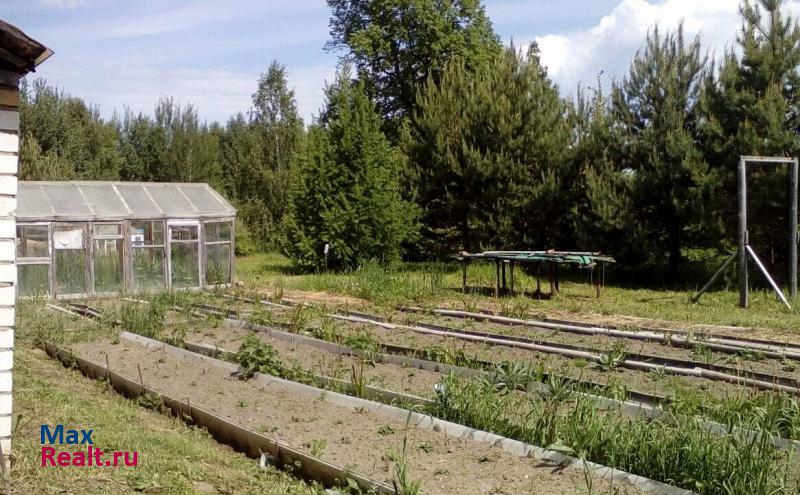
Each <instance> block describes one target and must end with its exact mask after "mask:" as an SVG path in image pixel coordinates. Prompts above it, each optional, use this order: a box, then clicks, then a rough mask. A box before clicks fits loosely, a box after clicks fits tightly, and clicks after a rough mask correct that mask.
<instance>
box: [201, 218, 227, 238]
mask: <svg viewBox="0 0 800 495" xmlns="http://www.w3.org/2000/svg"><path fill="white" fill-rule="evenodd" d="M205 230H206V235H205V237H206V242H220V241H223V242H225V241H230V240H231V223H230V222H207V223H206V224H205Z"/></svg>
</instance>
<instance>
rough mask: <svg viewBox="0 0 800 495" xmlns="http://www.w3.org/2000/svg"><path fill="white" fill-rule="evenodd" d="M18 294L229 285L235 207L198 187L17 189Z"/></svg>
mask: <svg viewBox="0 0 800 495" xmlns="http://www.w3.org/2000/svg"><path fill="white" fill-rule="evenodd" d="M17 201H18V203H17V215H16V217H17V235H16V246H17V287H18V289H17V290H18V293H19V295H20V296H35V295H42V296H46V295H49V296H51V297H76V296H87V295H104V294H118V293H121V292H128V293H136V292H145V291H147V292H151V291H160V290H169V289H191V288H204V287H214V286H220V285H225V284H229V283H230V282H231V281H232V279H233V274H234V269H233V268H234V218H235V216H236V209H235V208H234V207H233V206H232V205H231V204H230V203H229V202H228V201H227V200H225V198H223V197H222V196H221V195H220V194H219V193H217V192H216V191H215V190H214V189H212V188H211V187H209V186H208V185H207V184H179V183H136V182H24V181H20V182H19V190H18V197H17Z"/></svg>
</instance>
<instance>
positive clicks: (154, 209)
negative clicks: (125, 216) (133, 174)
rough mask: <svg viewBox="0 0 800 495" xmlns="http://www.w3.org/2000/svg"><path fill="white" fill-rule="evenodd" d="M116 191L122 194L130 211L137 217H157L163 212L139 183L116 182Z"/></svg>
mask: <svg viewBox="0 0 800 495" xmlns="http://www.w3.org/2000/svg"><path fill="white" fill-rule="evenodd" d="M117 191H119V195H120V196H122V199H124V200H125V203H126V204H127V205H128V207H129V208H130V209H131V211H133V212H134V213H133V214H134V215H137V216H138V217H139V218H145V217H150V216H156V217H158V216H161V215H163V214H164V212H163V211H161V209H160V208H159V207H158V205H156V203H155V201H153V198H152V197H150V195H149V194H147V191H145V190H144V187H142V186H141V185H139V184H130V183H129V184H125V183H118V184H117ZM134 218H136V217H134Z"/></svg>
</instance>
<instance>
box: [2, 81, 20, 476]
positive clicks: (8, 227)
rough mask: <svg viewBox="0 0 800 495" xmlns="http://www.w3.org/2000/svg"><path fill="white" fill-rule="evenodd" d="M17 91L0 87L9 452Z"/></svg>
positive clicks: (5, 436)
mask: <svg viewBox="0 0 800 495" xmlns="http://www.w3.org/2000/svg"><path fill="white" fill-rule="evenodd" d="M18 102H19V93H18V91H17V89H16V88H10V87H8V86H0V448H2V451H3V454H4V455H5V456H6V459H4V461H7V456H8V455H9V454H10V452H11V422H12V421H11V418H12V396H11V389H12V383H13V382H12V368H13V364H14V302H15V293H16V287H15V286H16V282H17V270H16V266H15V261H16V259H15V255H16V247H15V235H16V221H15V219H14V215H15V212H16V209H17V166H18V161H19V110H18Z"/></svg>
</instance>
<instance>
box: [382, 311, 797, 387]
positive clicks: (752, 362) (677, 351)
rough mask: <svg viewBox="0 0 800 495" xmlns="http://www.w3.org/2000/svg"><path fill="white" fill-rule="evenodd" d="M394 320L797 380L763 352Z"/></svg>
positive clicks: (791, 367) (785, 363)
mask: <svg viewBox="0 0 800 495" xmlns="http://www.w3.org/2000/svg"><path fill="white" fill-rule="evenodd" d="M396 317H398V318H399V319H398V321H401V322H404V323H408V324H413V323H416V322H420V323H429V324H433V325H443V326H448V327H451V328H457V329H462V330H471V331H478V332H485V333H493V334H499V335H509V336H519V337H526V338H530V339H535V340H537V341H540V342H542V343H557V344H569V345H578V346H584V347H591V348H593V349H597V350H598V351H599V352H603V353H614V352H619V353H625V354H627V355H630V356H631V357H635V355H636V354H644V355H650V356H659V357H665V358H674V359H682V360H687V361H697V362H700V363H708V364H720V365H725V366H731V367H735V368H738V369H741V370H743V371H752V372H756V373H767V374H770V375H775V376H779V377H785V378H788V379H792V380H800V362H798V361H793V360H787V359H773V358H768V357H765V356H764V355H763V354H761V353H759V352H757V351H753V352H742V353H740V354H731V353H722V352H715V351H713V350H711V349H709V348H708V347H703V346H702V345H700V346H698V347H696V348H692V349H689V348H682V347H676V346H670V345H663V344H659V343H656V342H648V341H644V340H638V339H630V338H624V337H616V336H606V335H579V334H574V333H567V332H562V331H558V330H552V329H545V328H539V329H537V328H531V327H528V326H521V325H516V326H509V325H502V324H498V323H490V322H480V321H474V320H463V319H458V318H448V317H436V316H427V315H416V314H415V315H396Z"/></svg>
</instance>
